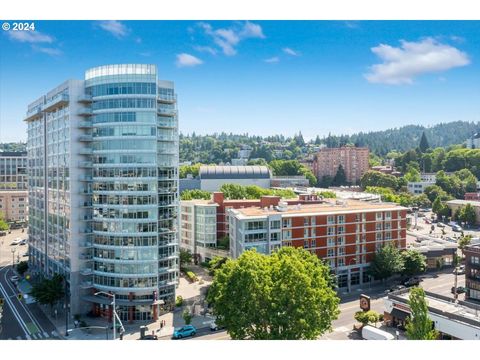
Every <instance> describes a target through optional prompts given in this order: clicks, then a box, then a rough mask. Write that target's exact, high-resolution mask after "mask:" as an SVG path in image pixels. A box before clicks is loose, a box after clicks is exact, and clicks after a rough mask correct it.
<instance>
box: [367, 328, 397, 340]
mask: <svg viewBox="0 0 480 360" xmlns="http://www.w3.org/2000/svg"><path fill="white" fill-rule="evenodd" d="M362 339H364V340H394V339H395V336H393V335H392V334H390V333H389V332H386V331H383V330H380V329H377V328H376V327H373V326H370V325H366V326H364V327H363V328H362Z"/></svg>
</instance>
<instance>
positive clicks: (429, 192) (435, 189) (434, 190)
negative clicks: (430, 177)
mask: <svg viewBox="0 0 480 360" xmlns="http://www.w3.org/2000/svg"><path fill="white" fill-rule="evenodd" d="M423 193H424V195H426V196H427V197H428V200H430V201H431V202H432V203H433V202H434V201H435V199H436V198H437V197H439V198H440V200H441V201H446V200H450V199H451V196H449V195H448V194H447V193H446V192H445V191H444V190H443V189H442V188H441V187H440V186H438V185H429V186H427V187H426V188H425V190H424V192H423Z"/></svg>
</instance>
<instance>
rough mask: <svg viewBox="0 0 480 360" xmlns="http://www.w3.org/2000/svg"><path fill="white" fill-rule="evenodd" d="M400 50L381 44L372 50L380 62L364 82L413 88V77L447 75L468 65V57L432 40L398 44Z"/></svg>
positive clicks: (371, 68) (373, 67) (426, 39)
mask: <svg viewBox="0 0 480 360" xmlns="http://www.w3.org/2000/svg"><path fill="white" fill-rule="evenodd" d="M400 43H401V46H400V47H393V46H390V45H385V44H380V45H378V46H376V47H373V48H371V50H372V52H373V53H374V54H375V55H377V56H378V57H379V58H380V59H381V60H382V61H383V62H382V63H381V64H375V65H373V66H371V67H370V72H369V73H367V74H365V75H364V76H365V78H366V79H367V80H368V81H369V82H371V83H383V84H392V85H399V84H412V83H413V80H414V78H415V77H416V76H419V75H421V74H425V73H432V72H441V71H446V70H449V69H452V68H455V67H460V66H465V65H468V64H470V59H469V58H468V55H467V54H466V53H465V52H463V51H460V50H458V49H457V48H455V47H452V46H450V45H447V44H442V43H440V42H438V41H436V40H435V39H433V38H425V39H423V40H421V41H418V42H408V41H404V40H401V41H400Z"/></svg>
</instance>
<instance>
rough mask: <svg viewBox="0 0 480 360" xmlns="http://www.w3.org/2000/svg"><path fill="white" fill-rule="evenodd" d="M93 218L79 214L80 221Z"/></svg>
mask: <svg viewBox="0 0 480 360" xmlns="http://www.w3.org/2000/svg"><path fill="white" fill-rule="evenodd" d="M92 220H93V218H92V217H91V216H89V215H85V216H81V217H80V221H92Z"/></svg>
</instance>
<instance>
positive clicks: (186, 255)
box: [180, 249, 193, 269]
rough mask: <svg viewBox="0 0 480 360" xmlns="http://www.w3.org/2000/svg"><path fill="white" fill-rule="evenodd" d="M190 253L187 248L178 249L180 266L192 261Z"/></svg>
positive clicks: (182, 266)
mask: <svg viewBox="0 0 480 360" xmlns="http://www.w3.org/2000/svg"><path fill="white" fill-rule="evenodd" d="M192 259H193V256H192V253H191V252H190V251H189V250H184V249H180V268H182V269H183V268H184V267H185V265H188V264H191V263H192Z"/></svg>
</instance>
